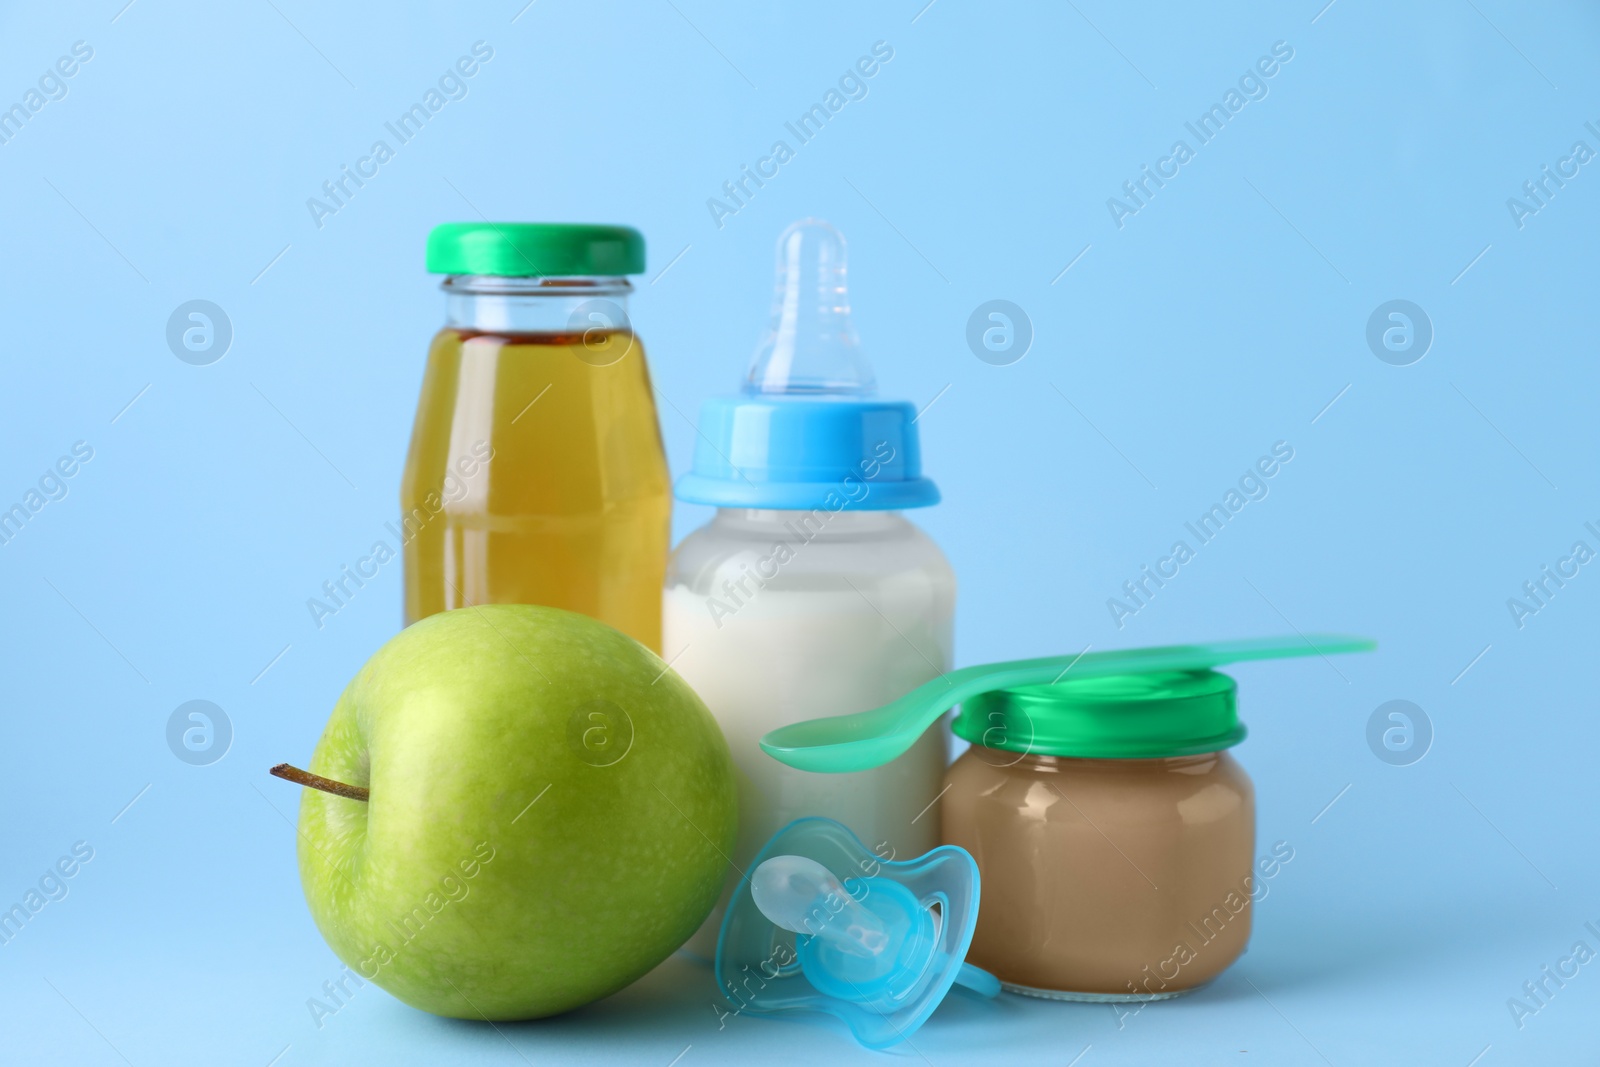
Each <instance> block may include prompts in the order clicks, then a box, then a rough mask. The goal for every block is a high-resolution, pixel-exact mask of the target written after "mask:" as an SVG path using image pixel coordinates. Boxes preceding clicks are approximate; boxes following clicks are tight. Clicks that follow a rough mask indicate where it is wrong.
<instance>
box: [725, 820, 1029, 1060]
mask: <svg viewBox="0 0 1600 1067" xmlns="http://www.w3.org/2000/svg"><path fill="white" fill-rule="evenodd" d="M978 889H979V884H978V865H977V863H975V862H974V861H973V859H972V856H971V855H970V854H969V853H968V852H967V851H966V850H965V849H962V848H957V847H956V846H954V845H942V846H940V847H939V848H936V849H934V850H933V851H932V852H929V853H928V854H927V855H925V856H922V857H920V858H918V859H914V860H903V861H899V862H895V861H891V860H884V859H882V858H880V857H878V856H876V855H874V854H873V853H872V852H870V851H868V849H867V847H866V846H865V845H863V844H862V843H861V841H860V839H859V838H857V837H856V836H855V834H853V833H851V832H850V830H849V829H848V828H846V827H845V826H843V825H842V824H840V823H837V822H834V821H833V820H832V819H820V818H810V819H796V820H795V821H794V822H792V823H790V824H789V825H788V826H785V827H784V828H783V829H782V830H779V831H778V832H777V834H775V835H774V836H773V838H772V840H771V841H768V842H767V844H766V847H765V848H763V849H762V850H761V852H760V854H759V855H757V856H756V858H755V863H754V865H753V866H752V867H751V869H750V872H749V874H747V875H746V876H745V878H744V879H743V880H742V881H740V883H739V888H738V889H737V890H735V891H734V895H733V900H732V901H731V902H730V903H729V905H728V913H727V915H726V916H725V917H724V918H723V920H722V934H721V936H720V937H719V938H718V939H717V985H718V986H719V987H720V988H721V989H722V991H723V995H724V996H726V997H727V998H728V1001H729V1003H731V1004H732V1005H733V1006H734V1008H735V1014H742V1013H744V1012H749V1013H751V1014H752V1015H784V1014H789V1013H808V1012H809V1013H816V1012H822V1013H825V1014H828V1015H832V1016H835V1017H836V1018H838V1019H841V1020H843V1021H844V1023H845V1025H847V1026H848V1027H849V1028H850V1032H851V1033H852V1034H854V1035H855V1038H856V1040H857V1041H859V1042H861V1044H863V1045H865V1046H866V1047H868V1048H874V1049H881V1048H888V1047H889V1046H890V1045H893V1044H895V1043H896V1042H898V1041H903V1040H905V1039H906V1038H907V1037H910V1036H911V1034H912V1033H913V1032H914V1031H915V1030H916V1029H917V1027H919V1026H921V1025H922V1024H923V1023H924V1022H926V1021H927V1019H928V1016H929V1015H932V1014H933V1009H934V1008H937V1007H938V1006H939V1003H940V1001H942V1000H944V997H945V994H946V993H948V992H949V991H950V987H951V986H952V985H954V984H958V983H959V984H960V985H962V986H964V987H966V988H967V989H970V990H972V991H974V992H976V993H978V994H980V995H982V996H985V997H992V996H995V995H996V994H998V993H999V992H1000V982H999V980H998V979H996V978H995V977H994V975H992V974H990V973H989V972H988V971H985V970H981V969H980V968H977V967H974V966H973V965H972V964H970V963H966V962H964V961H965V958H966V955H967V948H968V947H969V946H970V945H971V944H972V931H973V928H974V927H975V926H976V925H977V923H978Z"/></svg>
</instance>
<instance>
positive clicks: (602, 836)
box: [275, 604, 737, 1019]
mask: <svg viewBox="0 0 1600 1067" xmlns="http://www.w3.org/2000/svg"><path fill="white" fill-rule="evenodd" d="M311 770H312V771H313V772H314V773H315V774H316V775H321V776H324V777H326V778H328V779H332V780H333V781H334V782H335V783H345V784H346V785H348V786H355V787H357V788H356V789H355V790H352V791H351V792H354V793H357V794H359V793H360V789H361V788H362V787H364V788H365V789H367V790H368V799H367V800H366V801H362V800H357V799H350V798H349V797H347V796H338V795H334V794H332V793H328V792H322V791H319V790H316V789H307V790H305V792H304V795H303V797H302V799H301V803H300V834H299V838H300V841H299V855H300V878H301V882H302V884H303V885H304V887H305V894H306V901H307V902H308V904H309V905H310V908H311V914H312V917H313V918H314V919H315V920H316V923H317V927H318V928H319V929H320V930H321V931H322V935H323V937H325V938H326V939H327V941H328V944H329V945H330V946H332V948H333V950H334V952H335V953H336V954H337V955H338V956H339V958H340V959H341V960H343V961H344V962H345V963H346V964H348V965H349V966H350V968H351V969H352V970H354V971H356V972H357V973H358V974H360V975H361V976H362V977H363V978H365V979H367V980H369V981H372V982H374V983H376V984H377V985H379V986H381V987H382V988H384V989H386V990H388V991H389V992H390V993H393V994H394V995H395V996H396V997H398V998H400V999H401V1000H403V1001H405V1002H406V1003H407V1004H410V1005H412V1006H414V1007H417V1008H421V1009H423V1010H424V1011H430V1012H433V1013H435V1014H437V1015H447V1016H455V1017H458V1018H466V1019H531V1018H537V1017H540V1016H545V1015H551V1014H554V1013H556V1012H561V1011H566V1010H568V1009H571V1008H576V1007H578V1006H579V1005H582V1004H586V1003H588V1002H590V1001H592V1000H595V999H597V998H599V997H603V996H605V995H607V994H608V993H612V992H615V991H616V990H618V989H621V988H622V987H623V986H625V985H627V984H628V983H630V982H632V981H634V980H635V979H636V978H639V977H640V976H641V975H643V974H644V973H645V972H646V971H649V970H650V969H651V968H652V967H654V966H655V965H656V964H657V963H660V962H661V961H662V960H663V959H665V958H666V957H667V956H668V955H669V954H671V953H672V951H673V950H674V949H676V948H678V946H680V945H681V944H683V942H684V940H685V939H687V938H688V937H689V935H690V934H692V933H694V931H695V929H696V927H698V926H699V925H700V923H701V922H702V921H703V920H704V919H705V917H706V915H707V914H708V913H709V912H710V911H711V907H712V905H713V904H714V903H715V902H716V900H717V896H718V894H719V892H720V890H721V888H722V883H723V877H724V873H725V871H726V868H727V864H728V859H727V855H728V854H729V853H730V852H731V851H732V849H733V841H734V833H735V830H736V821H737V810H736V800H735V796H736V793H735V786H734V774H733V762H732V760H731V758H730V756H729V754H728V746H727V742H726V741H724V740H723V737H722V733H721V731H720V730H719V729H718V727H717V724H716V721H715V720H714V719H713V718H712V717H711V713H710V712H709V711H708V710H707V709H706V706H705V705H704V704H703V703H701V701H700V698H699V697H697V696H696V695H695V693H694V691H693V690H692V689H690V688H689V686H688V685H687V684H686V683H685V682H684V681H683V680H682V679H681V678H679V677H678V675H677V674H676V673H675V672H673V671H672V670H671V669H669V668H668V667H667V665H666V664H665V663H663V662H662V661H661V660H660V659H659V658H658V657H656V656H655V655H654V654H653V653H651V652H650V651H649V650H648V649H646V648H645V647H644V646H643V645H640V644H639V643H638V642H636V641H634V640H633V639H632V638H630V637H627V636H625V635H624V634H621V633H619V632H617V631H616V630H613V629H611V628H610V627H609V626H606V625H604V624H603V623H599V622H596V621H594V620H593V619H590V618H587V617H585V616H582V615H576V614H573V613H571V612H567V611H560V610H558V609H555V608H545V607H535V606H531V605H514V604H500V605H485V606H483V607H474V608H462V609H460V610H457V611H448V612H444V613H442V614H438V615H433V616H430V617H429V618H426V619H423V620H422V621H420V622H418V623H416V624H415V625H413V626H411V627H409V628H408V629H406V630H404V631H403V632H401V633H400V634H398V635H397V636H395V637H394V639H393V640H391V641H389V643H388V644H386V645H384V646H383V648H381V649H379V650H378V652H377V654H376V655H374V656H373V657H372V659H371V660H369V661H368V662H367V664H366V666H364V667H362V668H361V671H360V673H359V674H357V675H356V676H355V678H354V680H352V681H351V683H350V684H349V686H348V687H346V689H345V691H344V694H343V695H342V696H341V697H340V698H339V702H338V704H337V705H335V707H334V709H333V715H332V717H331V718H330V719H329V720H328V726H327V729H326V730H325V731H324V732H323V735H322V740H321V741H320V742H319V743H318V745H317V750H316V754H315V755H314V756H313V757H312V762H311ZM275 773H276V772H275ZM299 773H302V774H303V772H299ZM313 784H314V783H313Z"/></svg>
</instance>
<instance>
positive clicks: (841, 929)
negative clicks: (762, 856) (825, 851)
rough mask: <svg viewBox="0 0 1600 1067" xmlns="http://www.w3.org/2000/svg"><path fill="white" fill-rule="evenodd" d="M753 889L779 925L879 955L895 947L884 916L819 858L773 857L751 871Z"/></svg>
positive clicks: (857, 952) (853, 952)
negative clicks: (891, 943) (872, 908)
mask: <svg viewBox="0 0 1600 1067" xmlns="http://www.w3.org/2000/svg"><path fill="white" fill-rule="evenodd" d="M750 894H751V896H753V897H754V898H755V902H756V907H757V908H759V909H760V911H761V914H763V915H765V916H766V917H767V918H768V919H769V920H771V921H772V924H773V925H774V926H781V927H783V928H784V929H785V930H788V931H790V932H791V933H796V934H804V935H809V936H811V937H815V938H820V939H821V940H822V941H824V942H825V943H826V944H827V945H828V947H830V948H832V949H833V950H835V951H836V952H842V953H845V954H846V955H850V956H854V957H857V958H860V959H876V958H878V957H880V956H883V955H884V952H885V950H886V949H888V948H889V945H890V940H891V939H890V935H889V930H888V929H887V928H886V927H885V926H884V923H883V921H882V920H881V919H880V918H879V917H878V916H876V915H874V914H873V913H872V912H871V911H869V910H868V909H867V908H866V907H864V906H863V905H862V904H861V902H860V901H858V900H856V899H855V897H853V896H851V895H850V892H849V890H847V889H846V888H845V887H844V883H842V882H840V881H839V879H837V878H835V877H834V875H833V872H832V871H830V870H828V868H826V867H824V866H823V865H822V864H820V863H818V862H817V861H816V860H812V859H807V858H805V857H804V856H774V857H772V859H770V860H767V861H766V862H765V863H763V864H762V865H761V866H759V867H757V868H756V870H755V873H754V874H753V875H751V876H750Z"/></svg>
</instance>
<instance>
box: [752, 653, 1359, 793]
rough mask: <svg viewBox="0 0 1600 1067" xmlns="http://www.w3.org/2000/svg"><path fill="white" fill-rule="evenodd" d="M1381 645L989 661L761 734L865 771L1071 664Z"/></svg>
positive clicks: (1183, 662) (1141, 669) (1205, 663)
mask: <svg viewBox="0 0 1600 1067" xmlns="http://www.w3.org/2000/svg"><path fill="white" fill-rule="evenodd" d="M1377 647H1378V643H1377V642H1376V641H1373V640H1371V639H1370V638H1366V637H1353V636H1350V635H1346V634H1309V635H1302V636H1300V637H1257V638H1251V639H1248V640H1244V641H1215V642H1212V643H1210V644H1204V645H1166V646H1163V647H1159V648H1129V649H1121V650H1116V651H1108V652H1081V653H1079V654H1078V655H1076V656H1046V657H1044V658H1043V659H1019V660H1012V661H1011V662H1009V663H985V664H981V665H979V666H975V667H963V668H961V669H960V670H958V671H951V672H949V673H948V674H945V675H942V676H940V677H938V678H935V679H934V680H933V681H931V682H928V683H927V684H925V685H922V686H919V687H918V688H916V689H913V690H912V691H911V692H909V693H907V694H906V695H905V696H903V697H901V698H899V699H898V700H893V701H890V702H889V703H887V704H885V705H884V706H883V707H881V708H874V709H872V710H871V711H863V712H861V713H859V714H856V715H838V716H834V717H832V718H827V719H811V720H808V721H806V722H797V723H794V724H792V725H789V726H781V727H779V728H778V729H776V730H773V731H772V732H771V733H769V734H767V735H766V736H765V737H763V738H762V739H761V748H762V750H763V751H765V752H766V753H767V755H769V756H771V757H772V758H773V759H776V760H777V761H779V762H780V763H786V764H788V765H789V766H791V767H798V768H799V769H800V770H803V771H818V772H821V773H824V774H843V773H845V772H848V771H864V770H867V769H869V768H872V767H879V766H882V765H883V764H885V763H888V762H889V761H890V760H892V759H894V758H895V757H896V756H898V755H900V754H901V753H903V752H905V751H906V750H907V749H909V748H910V747H911V746H912V745H913V744H915V743H916V740H917V738H919V737H921V736H922V732H923V731H924V730H926V729H927V728H928V727H929V726H932V725H933V724H934V722H936V721H937V720H938V718H939V716H940V715H943V714H944V713H945V712H947V711H949V710H950V709H951V708H953V707H955V706H956V705H957V704H959V703H961V702H962V701H963V700H967V699H969V698H970V697H974V696H977V695H978V694H979V693H987V692H989V691H991V690H994V689H1011V688H1013V687H1015V686H1019V685H1053V684H1054V683H1056V682H1059V681H1060V680H1061V679H1062V678H1064V677H1066V676H1067V674H1068V673H1069V672H1070V673H1071V675H1072V677H1074V678H1095V677H1102V676H1104V675H1108V674H1142V673H1145V672H1147V671H1198V670H1205V669H1206V668H1209V667H1216V666H1219V665H1221V664H1224V663H1243V662H1245V661H1247V660H1262V659H1286V658H1288V657H1291V656H1329V655H1334V654H1336V653H1340V652H1370V651H1372V650H1373V649H1375V648H1377Z"/></svg>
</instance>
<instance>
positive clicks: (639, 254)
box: [428, 222, 644, 278]
mask: <svg viewBox="0 0 1600 1067" xmlns="http://www.w3.org/2000/svg"><path fill="white" fill-rule="evenodd" d="M428 273H429V274H494V275H499V276H501V277H505V278H529V277H562V276H572V275H596V274H598V275H619V274H643V273H644V235H643V234H642V233H640V232H639V231H638V230H636V229H634V228H633V227H631V226H593V225H587V224H582V223H569V222H447V223H444V224H443V225H442V226H435V227H434V228H433V232H432V233H430V234H428Z"/></svg>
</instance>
